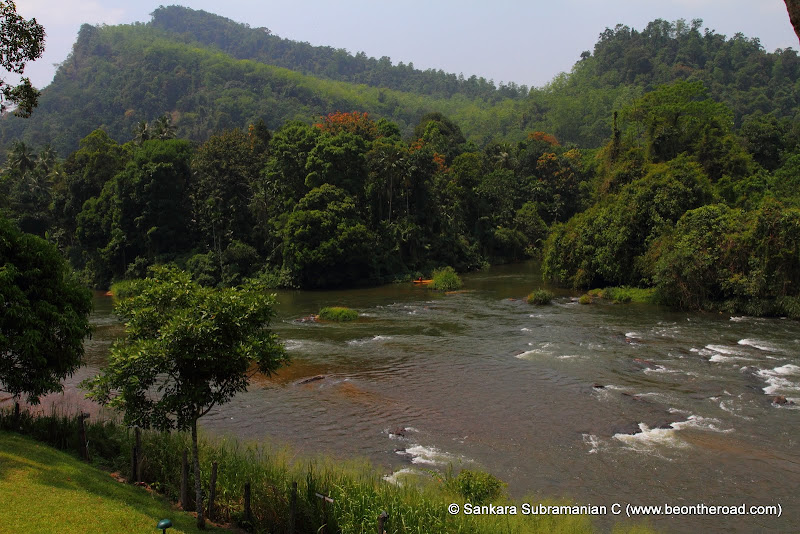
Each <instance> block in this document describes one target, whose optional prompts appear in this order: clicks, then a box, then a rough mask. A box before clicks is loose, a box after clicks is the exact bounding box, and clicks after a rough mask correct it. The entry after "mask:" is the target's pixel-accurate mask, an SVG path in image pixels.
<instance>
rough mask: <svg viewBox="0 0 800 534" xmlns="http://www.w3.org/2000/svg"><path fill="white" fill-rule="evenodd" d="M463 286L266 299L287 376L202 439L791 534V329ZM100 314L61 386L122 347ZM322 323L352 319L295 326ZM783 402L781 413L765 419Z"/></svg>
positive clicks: (794, 359)
mask: <svg viewBox="0 0 800 534" xmlns="http://www.w3.org/2000/svg"><path fill="white" fill-rule="evenodd" d="M464 279H465V289H466V290H467V291H464V292H459V293H456V294H451V295H443V294H439V293H434V292H431V291H428V290H426V289H424V288H420V287H415V286H413V285H412V284H395V285H389V286H383V287H379V288H370V289H358V290H349V291H330V292H301V291H281V292H278V300H279V302H280V304H279V308H278V316H277V318H276V320H275V322H274V324H273V327H274V329H275V330H276V331H277V332H278V333H279V335H280V336H281V338H282V339H283V340H284V341H285V343H286V347H287V349H288V351H289V352H290V354H291V355H292V357H293V363H292V365H291V366H290V367H288V368H286V369H283V370H281V371H280V372H279V373H278V374H277V375H276V376H275V377H273V378H270V379H267V378H261V379H259V380H258V381H256V382H255V383H254V384H253V386H252V387H251V388H250V391H248V392H247V393H245V394H241V395H239V396H237V397H236V398H235V399H234V400H233V401H232V402H231V403H229V404H227V405H224V406H221V407H219V408H218V409H216V410H215V411H213V412H212V413H210V414H208V415H207V416H206V417H204V418H203V420H202V425H203V427H204V428H205V429H206V431H210V432H223V433H233V434H236V435H238V436H240V437H242V438H245V439H251V440H259V439H264V438H266V437H269V438H271V439H274V440H278V441H285V442H289V443H291V444H292V445H293V446H294V447H295V448H296V449H298V450H300V451H301V452H306V453H316V452H327V453H330V454H334V455H339V456H342V457H348V456H365V457H368V458H369V459H370V460H372V461H373V462H374V463H375V464H376V466H379V468H381V469H384V470H385V472H386V474H387V475H391V474H392V473H393V472H402V473H407V472H409V471H410V470H414V469H420V468H422V469H424V468H431V467H434V468H435V467H437V466H442V465H446V464H448V463H453V464H455V465H464V466H476V467H480V468H483V469H487V470H489V471H491V472H492V473H494V474H495V475H497V476H499V477H500V478H501V479H503V480H504V481H506V482H508V484H509V487H508V489H509V492H510V494H511V495H512V496H514V497H516V498H522V497H523V496H526V495H527V496H530V495H542V496H563V497H566V498H568V499H570V500H572V501H574V502H575V503H577V504H588V503H591V504H595V505H600V504H603V505H606V506H610V505H611V504H612V503H615V502H623V503H626V502H631V503H635V504H671V505H677V504H680V505H689V504H697V503H703V504H707V505H731V504H737V505H738V504H741V503H745V504H747V505H748V506H750V505H758V504H777V503H781V504H782V506H783V517H781V518H780V519H778V518H774V517H746V518H736V517H732V518H731V517H720V516H705V517H688V518H686V517H671V518H651V519H652V523H653V524H654V525H655V526H656V527H660V528H665V529H668V530H670V531H687V532H689V531H697V530H700V529H701V528H706V529H712V530H715V531H716V530H721V529H726V530H728V531H742V532H752V531H774V532H777V531H798V530H800V512H799V511H798V509H797V506H796V503H797V495H796V492H797V487H798V486H800V455H798V453H797V447H798V439H799V438H800V430H798V428H800V425H798V424H797V419H798V417H800V410H798V407H799V406H798V405H800V358H798V356H797V354H798V349H800V325H799V324H798V323H796V322H793V321H788V320H781V319H753V318H748V317H730V316H723V315H716V314H687V313H678V312H673V311H669V310H665V309H662V308H658V307H654V306H644V305H634V304H630V305H606V304H596V305H590V306H581V305H579V304H578V303H577V302H576V300H575V298H574V297H575V295H573V294H568V293H565V292H563V291H562V292H558V291H556V293H557V298H556V300H555V303H554V305H552V306H541V307H539V306H530V305H528V304H527V303H526V302H525V300H524V297H525V295H526V294H527V293H528V292H529V291H530V290H531V289H533V288H535V287H537V286H539V285H541V284H540V282H539V281H538V280H539V276H538V272H537V271H536V266H535V265H533V264H526V265H516V266H508V267H498V268H492V269H491V270H489V271H486V272H482V273H476V274H472V275H468V276H466V277H464ZM109 301H110V299H108V298H105V297H98V299H96V306H97V311H96V315H95V323H96V325H97V329H96V331H95V335H94V338H93V339H92V340H91V341H89V342H87V360H88V362H89V367H88V368H86V369H82V370H81V371H80V373H78V374H77V375H76V377H74V378H73V380H71V381H70V384H75V383H77V382H79V381H80V380H81V379H82V378H84V377H85V376H88V375H90V374H92V373H93V372H94V371H95V370H96V368H97V366H98V365H101V362H102V359H103V357H104V354H105V353H106V351H107V350H108V346H109V344H110V341H111V339H112V338H114V337H116V336H118V335H120V334H121V329H120V327H119V325H118V324H117V323H116V321H115V320H114V319H113V317H111V316H110V314H109V313H110V302H109ZM328 305H345V306H349V307H352V308H355V309H357V310H358V311H359V313H360V319H359V320H358V321H357V322H354V323H341V324H334V323H309V322H300V321H298V319H300V318H302V317H305V316H308V315H310V314H312V313H316V312H317V311H318V310H319V309H320V308H322V307H323V306H328ZM780 397H785V398H786V401H787V404H777V403H774V402H772V401H773V400H777V401H778V402H779V403H781V402H783V400H782V399H781V398H780ZM792 401H794V402H796V403H797V404H798V405H792V404H791V402H792ZM611 519H613V518H610V519H609V521H611ZM601 524H605V523H601Z"/></svg>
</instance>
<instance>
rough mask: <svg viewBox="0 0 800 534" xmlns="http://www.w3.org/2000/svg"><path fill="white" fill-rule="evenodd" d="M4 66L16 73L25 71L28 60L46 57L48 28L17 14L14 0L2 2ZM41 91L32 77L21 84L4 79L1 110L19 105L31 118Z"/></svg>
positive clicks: (0, 54) (1, 62)
mask: <svg viewBox="0 0 800 534" xmlns="http://www.w3.org/2000/svg"><path fill="white" fill-rule="evenodd" d="M0 20H1V21H2V22H0V28H2V29H0V66H2V67H3V68H4V69H5V70H6V71H8V72H13V73H14V74H22V73H23V72H25V63H26V62H27V61H33V60H35V59H38V58H40V57H42V53H43V52H44V27H42V25H41V24H39V23H37V22H36V19H30V20H25V19H24V18H22V17H21V16H20V15H18V14H17V6H16V5H14V2H13V1H12V0H8V1H6V2H2V1H0ZM38 98H39V91H37V90H36V89H34V87H33V86H32V85H31V81H30V80H29V79H28V78H24V77H23V78H21V79H20V81H19V84H18V85H10V84H8V83H6V81H5V80H1V79H0V113H2V112H5V111H6V109H8V105H9V103H10V104H14V105H16V106H17V111H16V112H15V113H16V114H17V115H20V116H22V117H29V116H30V114H31V112H33V108H34V107H36V104H37V100H38Z"/></svg>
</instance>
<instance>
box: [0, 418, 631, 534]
mask: <svg viewBox="0 0 800 534" xmlns="http://www.w3.org/2000/svg"><path fill="white" fill-rule="evenodd" d="M11 429H13V430H14V431H15V432H18V433H20V434H23V435H27V436H31V437H33V438H35V439H37V440H39V441H42V442H44V443H48V444H49V445H51V446H54V447H56V448H60V449H65V450H71V451H75V450H77V447H78V422H77V418H76V417H74V416H66V415H60V414H56V413H51V414H50V415H40V416H32V415H31V414H29V413H27V412H25V411H23V412H22V413H21V414H20V415H19V417H18V418H17V417H15V416H14V415H13V414H12V413H10V412H9V411H7V410H0V430H2V433H0V441H3V442H6V441H8V442H9V443H16V442H17V441H18V440H20V438H18V437H13V434H8V433H7V432H8V431H9V430H11ZM86 434H87V438H88V443H89V451H90V456H91V458H92V461H93V463H95V464H96V465H98V466H99V467H102V468H104V469H109V470H114V471H117V472H120V473H124V474H130V470H131V450H132V447H133V444H134V435H133V431H132V430H131V429H130V428H127V427H124V426H121V425H119V424H117V423H115V422H113V421H111V420H96V421H90V422H88V423H87V425H86ZM141 443H142V451H141V455H142V456H141V457H142V462H141V475H142V480H144V481H145V482H146V483H147V484H149V485H150V486H151V487H152V488H153V489H155V490H157V491H159V492H161V493H163V494H164V496H166V497H167V498H168V499H169V500H171V501H173V502H176V501H177V500H178V497H179V492H180V485H181V467H180V466H181V455H182V454H183V451H185V450H188V449H189V448H190V447H191V438H190V436H189V435H188V434H187V433H178V432H172V433H159V432H152V431H145V432H142V434H141ZM199 445H200V447H199V450H200V465H201V470H200V473H201V477H202V481H201V485H202V486H203V488H206V491H208V488H209V483H210V480H209V475H210V473H211V463H212V462H216V463H217V465H218V478H217V484H216V500H215V505H214V508H213V510H212V511H211V516H212V517H213V519H215V520H216V521H222V522H232V523H234V524H239V525H241V526H244V527H246V528H247V529H249V530H251V531H253V532H289V525H290V522H291V514H290V507H291V502H292V488H293V484H294V483H296V484H297V492H296V508H295V516H294V521H295V523H294V524H295V528H296V531H297V532H303V533H316V532H319V529H320V527H321V526H322V525H325V528H326V531H329V532H342V533H357V532H373V531H374V530H375V528H376V525H377V517H378V515H379V514H380V513H381V512H382V511H386V512H388V514H389V519H388V522H387V523H386V527H385V528H386V531H387V532H388V533H392V534H400V533H412V532H415V533H416V532H442V533H463V534H467V533H470V534H472V533H475V534H479V533H487V534H489V533H492V534H494V533H509V534H511V533H520V534H522V533H534V532H557V533H588V532H592V527H591V524H590V521H589V519H588V518H587V517H585V516H522V515H517V516H500V517H498V516H469V515H464V514H458V515H450V514H449V513H448V512H447V505H448V504H450V503H452V502H457V503H461V504H463V503H465V502H471V503H473V504H486V503H490V502H494V503H509V504H510V502H509V501H507V499H506V498H505V497H504V496H503V494H502V484H501V483H500V482H499V481H498V480H497V479H496V478H494V477H493V476H491V475H489V474H488V473H482V472H478V471H473V470H462V471H461V472H460V473H459V474H458V475H455V474H454V473H453V472H452V470H450V471H448V472H446V473H445V474H444V475H440V474H434V473H432V474H431V476H430V477H428V478H425V479H424V480H417V481H416V483H409V484H402V483H401V484H390V483H388V482H386V481H384V480H383V478H382V477H381V475H380V474H379V473H378V472H377V471H375V470H374V469H373V468H372V467H370V466H368V465H366V464H360V463H357V462H347V463H343V462H341V461H338V460H333V459H331V458H325V457H317V458H315V459H297V458H296V456H295V455H294V454H292V453H291V451H288V450H286V449H279V448H274V447H270V446H269V445H267V444H263V443H262V444H258V445H254V444H244V443H241V442H238V441H236V440H234V439H227V438H205V437H201V439H200V441H199ZM41 457H42V458H47V459H48V460H47V461H48V464H56V465H60V464H62V463H63V462H64V460H63V459H61V457H59V459H57V460H56V459H55V457H53V456H52V453H49V452H44V451H43V452H42V453H41ZM50 458H53V459H52V460H50ZM193 476H194V475H191V474H190V477H193ZM93 477H96V475H94V474H93V473H85V474H82V475H81V476H80V477H79V478H78V479H77V480H76V481H75V482H74V483H75V484H76V486H82V485H83V483H84V479H85V478H92V482H91V486H90V487H89V488H88V490H89V491H91V492H99V493H101V494H102V493H106V492H108V494H109V495H119V494H120V492H121V491H122V492H123V493H124V491H123V490H121V489H119V490H116V489H113V488H108V487H107V484H102V487H98V484H99V482H96V481H94V480H95V478H93ZM248 482H249V483H250V484H251V487H252V493H251V499H252V501H251V503H252V504H251V507H252V518H251V519H250V520H249V521H246V518H245V514H244V501H243V495H244V485H245V483H248ZM317 493H319V494H322V495H326V496H328V497H330V498H332V499H333V503H329V504H327V505H326V506H323V504H322V501H321V500H320V499H319V498H318V497H317V496H316V494H317ZM129 499H131V500H132V506H131V508H133V509H134V510H139V511H138V512H137V511H133V512H132V514H134V515H136V514H138V513H144V514H153V513H161V512H155V511H154V510H155V509H154V508H153V505H149V506H148V505H145V504H144V503H143V502H142V501H141V498H140V497H135V496H134V497H129ZM43 500H47V499H46V498H45V499H43ZM100 509H101V511H102V513H103V514H105V513H114V512H113V511H111V510H108V511H106V510H105V507H104V506H101V507H100ZM102 517H105V516H102ZM137 517H138V516H137ZM171 517H173V518H174V517H176V514H172V515H171ZM137 521H140V519H137ZM2 524H3V520H1V519H0V525H2ZM178 525H179V526H181V525H183V526H181V528H184V527H185V529H186V531H192V530H191V527H190V521H186V520H181V522H180V523H178ZM614 531H615V532H620V533H622V532H631V533H633V532H646V530H645V529H642V528H641V527H639V526H622V525H620V526H618V527H617V528H615V530H614Z"/></svg>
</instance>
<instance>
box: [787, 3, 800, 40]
mask: <svg viewBox="0 0 800 534" xmlns="http://www.w3.org/2000/svg"><path fill="white" fill-rule="evenodd" d="M784 1H785V2H786V10H787V11H788V12H789V20H790V21H791V22H792V26H793V27H794V33H796V34H797V37H798V39H800V0H784Z"/></svg>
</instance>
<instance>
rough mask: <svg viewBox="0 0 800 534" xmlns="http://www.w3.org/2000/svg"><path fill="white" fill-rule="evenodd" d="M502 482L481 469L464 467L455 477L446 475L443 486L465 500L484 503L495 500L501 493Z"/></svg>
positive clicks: (503, 484)
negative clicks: (475, 469) (474, 469)
mask: <svg viewBox="0 0 800 534" xmlns="http://www.w3.org/2000/svg"><path fill="white" fill-rule="evenodd" d="M503 486H505V483H503V482H502V481H501V480H500V479H499V478H497V477H495V476H494V475H492V474H490V473H485V472H483V471H471V470H469V469H464V470H463V471H461V472H460V473H459V474H458V476H457V477H455V478H452V477H450V476H448V477H447V481H446V482H445V487H446V488H447V489H448V490H450V491H452V492H453V493H456V494H457V495H460V496H461V497H463V498H464V500H465V501H466V502H469V503H472V504H485V503H489V502H492V501H495V500H497V498H498V497H500V495H501V494H502V493H503Z"/></svg>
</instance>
